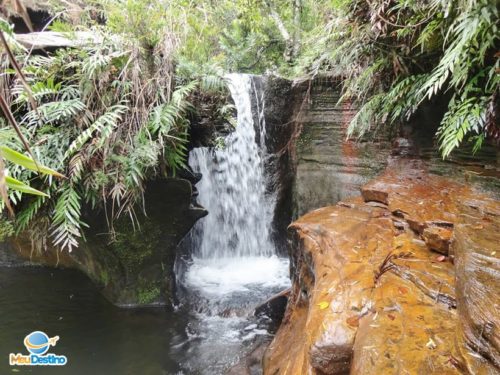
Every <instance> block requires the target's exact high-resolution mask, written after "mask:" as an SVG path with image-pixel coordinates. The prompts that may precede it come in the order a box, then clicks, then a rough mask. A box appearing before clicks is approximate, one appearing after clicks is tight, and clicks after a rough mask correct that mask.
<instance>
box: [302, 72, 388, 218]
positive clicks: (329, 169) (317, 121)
mask: <svg viewBox="0 0 500 375" xmlns="http://www.w3.org/2000/svg"><path fill="white" fill-rule="evenodd" d="M296 90H297V91H299V92H300V93H301V99H300V102H299V103H298V104H297V105H296V110H297V113H296V121H297V125H296V126H297V128H298V130H299V131H300V135H299V136H298V138H297V144H296V169H297V174H296V179H295V189H294V190H295V193H294V208H295V217H298V216H300V215H303V214H304V213H306V212H308V211H310V210H313V209H316V208H319V207H323V206H327V205H332V204H335V203H337V202H338V201H340V200H342V199H345V198H347V197H351V196H353V195H356V194H357V193H358V191H359V187H360V186H361V185H363V184H365V183H366V182H368V181H369V180H370V179H371V178H373V177H375V176H376V175H377V174H378V173H380V172H381V171H382V170H383V169H384V168H385V166H386V163H387V162H386V159H387V157H388V155H389V154H390V144H389V142H388V141H387V140H385V139H380V140H377V139H375V140H371V141H370V142H364V141H354V140H347V139H346V136H347V127H348V125H349V122H350V121H351V119H352V117H353V116H354V114H355V113H356V111H355V108H353V107H352V106H351V105H349V104H345V103H344V104H338V100H339V98H340V82H339V81H336V80H333V79H326V78H325V79H322V80H315V81H312V82H310V81H308V82H304V83H301V84H300V87H297V89H296Z"/></svg>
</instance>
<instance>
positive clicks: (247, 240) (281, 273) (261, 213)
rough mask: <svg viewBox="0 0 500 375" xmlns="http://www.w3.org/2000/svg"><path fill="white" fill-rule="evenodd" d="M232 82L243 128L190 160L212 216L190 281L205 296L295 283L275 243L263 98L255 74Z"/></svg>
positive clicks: (196, 242)
mask: <svg viewBox="0 0 500 375" xmlns="http://www.w3.org/2000/svg"><path fill="white" fill-rule="evenodd" d="M227 78H228V84H229V89H230V91H231V95H232V97H233V100H234V103H235V106H236V110H237V126H236V128H235V130H234V131H233V132H232V133H231V134H230V135H228V136H227V137H226V138H225V147H223V148H221V149H213V148H207V147H202V148H195V149H194V150H192V151H191V152H190V155H189V164H190V166H191V167H192V168H193V170H194V171H195V172H199V173H201V174H202V179H201V181H200V182H199V183H198V184H197V185H196V187H197V189H198V192H199V196H198V202H199V203H200V204H201V205H202V206H203V207H205V208H206V209H207V210H208V212H209V214H208V216H206V217H204V218H202V219H201V220H199V221H198V223H197V224H196V225H195V227H194V228H193V231H192V233H191V241H192V258H193V263H192V265H191V266H190V267H189V270H188V272H187V275H186V282H187V284H188V286H189V287H191V288H197V289H201V290H202V294H204V295H206V294H207V293H208V294H219V295H221V294H222V295H224V294H228V293H233V292H236V291H239V292H241V291H244V290H249V286H250V285H255V284H259V286H260V287H265V286H275V285H287V284H288V283H289V280H288V270H287V266H286V264H287V260H286V259H280V258H278V257H277V256H276V255H275V247H274V245H273V243H272V240H271V231H272V222H273V214H274V207H275V197H274V194H273V192H267V191H266V190H267V186H270V184H269V183H268V181H267V180H266V179H267V178H269V177H270V176H272V175H273V174H272V171H270V172H271V173H266V171H265V157H266V152H267V151H266V147H265V144H266V142H265V136H266V129H265V119H264V101H263V95H262V92H260V93H259V92H258V90H257V89H256V87H255V85H253V81H252V76H250V75H244V74H230V75H228V77H227ZM252 100H253V101H254V103H255V108H256V110H257V112H258V113H257V116H254V115H253V113H252ZM268 172H269V171H268Z"/></svg>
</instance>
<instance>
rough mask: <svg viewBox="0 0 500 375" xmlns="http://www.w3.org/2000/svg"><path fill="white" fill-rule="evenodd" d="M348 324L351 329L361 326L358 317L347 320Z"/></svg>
mask: <svg viewBox="0 0 500 375" xmlns="http://www.w3.org/2000/svg"><path fill="white" fill-rule="evenodd" d="M346 322H347V324H349V325H350V326H351V327H358V326H359V318H358V317H357V316H351V317H350V318H347V319H346Z"/></svg>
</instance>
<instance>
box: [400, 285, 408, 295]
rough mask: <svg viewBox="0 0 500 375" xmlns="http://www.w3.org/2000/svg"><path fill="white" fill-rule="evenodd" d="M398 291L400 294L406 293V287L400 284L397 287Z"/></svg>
mask: <svg viewBox="0 0 500 375" xmlns="http://www.w3.org/2000/svg"><path fill="white" fill-rule="evenodd" d="M398 291H399V293H401V294H406V293H408V288H405V287H404V286H400V287H398Z"/></svg>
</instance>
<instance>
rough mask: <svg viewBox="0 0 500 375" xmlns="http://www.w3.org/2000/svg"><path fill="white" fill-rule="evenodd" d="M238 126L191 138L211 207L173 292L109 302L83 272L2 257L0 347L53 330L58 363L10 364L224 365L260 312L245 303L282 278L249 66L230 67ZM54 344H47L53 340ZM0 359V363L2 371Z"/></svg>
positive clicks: (186, 370)
mask: <svg viewBox="0 0 500 375" xmlns="http://www.w3.org/2000/svg"><path fill="white" fill-rule="evenodd" d="M228 82H229V87H230V90H231V94H232V96H233V99H234V102H235V106H236V109H237V113H238V125H237V127H236V129H235V131H234V132H232V133H231V134H230V135H229V136H227V138H226V139H225V143H226V146H225V147H224V148H223V149H217V150H214V149H209V148H197V149H194V150H193V151H191V153H190V157H189V164H190V166H191V167H192V168H193V170H194V171H196V172H199V173H201V174H202V175H203V178H202V180H201V181H200V182H199V183H198V184H197V188H198V191H199V197H198V201H199V203H200V204H201V205H202V206H204V207H205V208H206V209H207V210H208V211H209V215H208V216H207V217H205V218H202V219H201V220H200V221H199V222H198V223H197V224H196V225H195V227H194V228H193V230H192V231H191V232H190V234H189V235H188V238H187V239H186V242H187V243H188V244H189V246H190V251H189V254H187V255H186V256H183V257H182V258H179V259H178V261H177V263H178V264H177V266H176V269H177V271H178V272H177V279H178V280H177V285H178V297H179V300H180V303H179V305H178V306H176V308H175V310H174V311H169V310H168V309H164V308H147V309H146V308H145V309H134V310H132V309H131V310H127V309H119V308H117V307H115V306H113V305H112V304H110V303H109V302H107V301H106V300H105V299H104V298H103V297H102V296H101V295H100V293H99V291H98V290H97V289H96V288H95V287H94V286H93V284H92V283H91V282H90V281H89V280H88V279H87V278H86V277H84V276H83V275H81V274H80V273H78V272H76V271H72V270H54V269H48V268H43V267H36V268H28V267H1V268H0V316H1V317H2V318H3V319H2V323H1V329H0V358H8V353H11V352H13V353H18V352H23V351H24V347H23V343H22V339H23V338H24V336H26V335H27V334H28V333H29V332H31V331H34V330H45V331H48V332H53V333H54V334H57V335H58V336H60V341H59V342H58V344H57V346H56V348H54V352H55V353H57V354H61V355H65V356H67V358H68V365H67V366H64V368H57V369H54V368H50V367H49V368H43V367H31V368H30V367H27V368H23V367H18V368H16V369H15V370H16V372H20V373H53V372H58V373H61V374H64V373H66V374H89V373H96V374H175V375H180V374H200V375H219V374H224V373H225V372H226V371H227V369H228V368H230V367H231V366H232V365H234V364H235V363H236V362H237V361H238V359H239V358H241V357H242V356H243V355H245V353H246V352H248V350H249V348H250V347H251V345H252V344H253V343H255V342H256V340H258V339H259V338H262V337H269V335H270V333H269V330H268V328H269V326H270V322H269V320H268V319H266V317H258V318H257V317H254V316H253V311H254V309H255V307H256V306H257V305H258V304H259V303H261V302H263V301H265V300H266V299H267V298H269V297H270V296H272V295H273V294H275V293H277V292H279V291H281V290H283V289H285V288H287V287H288V286H289V284H290V280H289V264H288V259H286V258H282V257H280V256H279V255H278V254H277V252H276V249H275V246H274V244H273V242H272V240H271V237H272V236H271V234H272V233H271V230H272V221H273V215H274V205H275V197H274V194H273V192H272V191H271V192H270V191H268V190H269V189H268V188H267V187H268V186H270V185H272V184H269V183H268V179H269V178H272V177H273V173H272V171H268V170H266V168H265V160H266V148H265V136H266V129H265V121H264V118H263V116H262V113H263V112H262V110H263V106H264V103H260V105H261V107H260V109H259V115H258V116H257V118H256V119H255V116H254V115H252V108H251V105H252V99H253V98H252V95H257V94H256V93H255V90H254V89H253V88H252V80H251V77H250V76H248V75H240V74H237V75H236V74H233V75H229V76H228ZM56 349H57V350H56ZM11 371H12V368H11V367H10V366H9V365H8V361H7V360H4V361H0V373H1V374H4V373H5V374H7V373H11Z"/></svg>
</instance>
